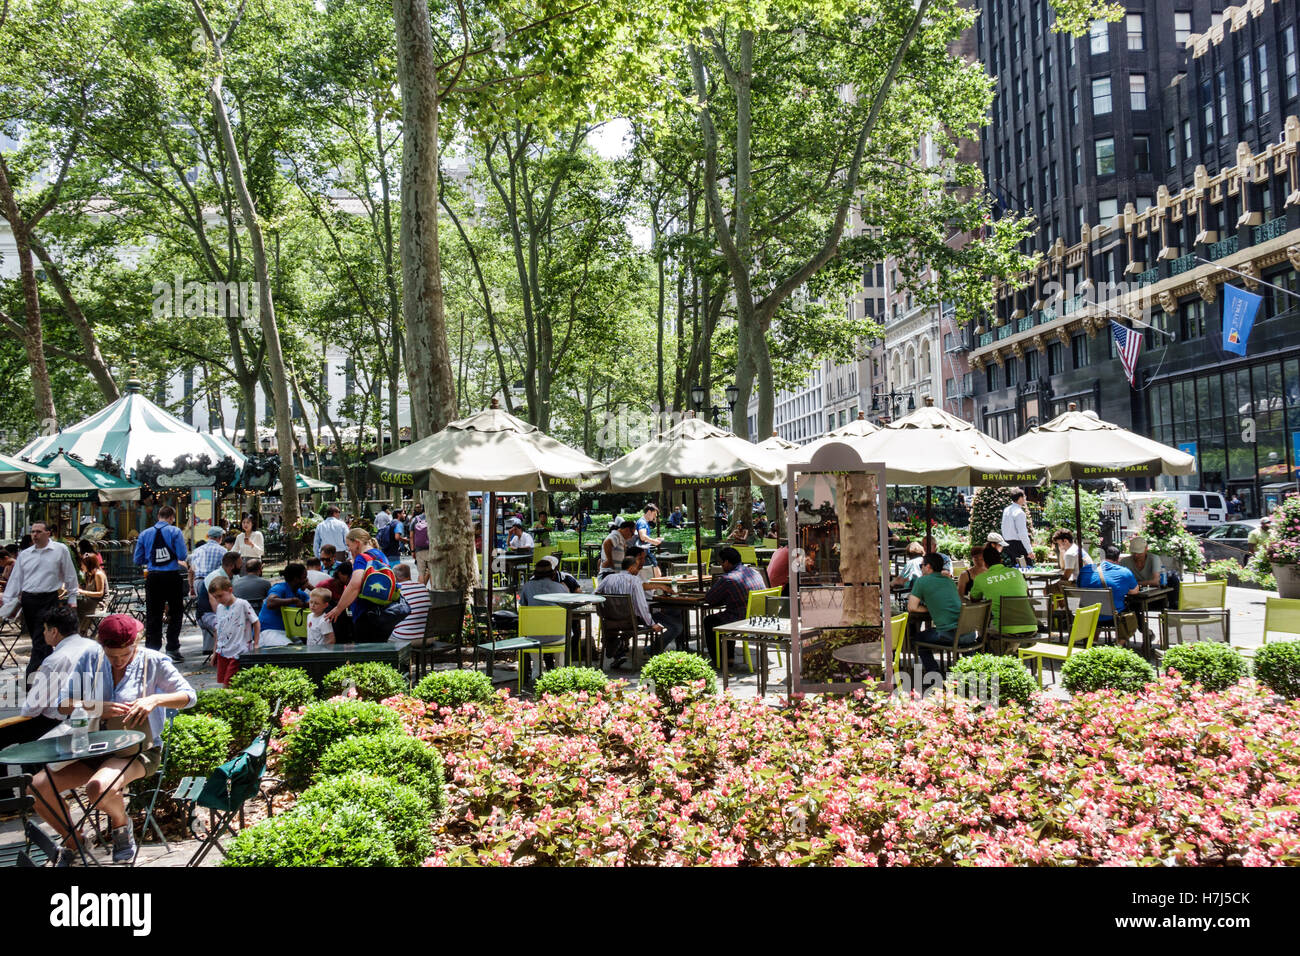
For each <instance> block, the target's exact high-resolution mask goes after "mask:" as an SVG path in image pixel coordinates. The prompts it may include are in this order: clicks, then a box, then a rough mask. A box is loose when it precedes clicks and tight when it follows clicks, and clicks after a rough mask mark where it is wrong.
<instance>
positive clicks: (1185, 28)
mask: <svg viewBox="0 0 1300 956" xmlns="http://www.w3.org/2000/svg"><path fill="white" fill-rule="evenodd" d="M1191 35H1192V15H1191V14H1190V13H1175V14H1174V42H1175V43H1177V44H1178V45H1179V46H1182V45H1183V44H1184V43H1186V42H1187V38H1188V37H1190V36H1191Z"/></svg>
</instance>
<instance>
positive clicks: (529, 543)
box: [506, 518, 533, 551]
mask: <svg viewBox="0 0 1300 956" xmlns="http://www.w3.org/2000/svg"><path fill="white" fill-rule="evenodd" d="M506 547H507V548H508V549H509V550H511V551H531V550H532V549H533V536H532V535H531V534H529V533H528V532H527V531H525V530H524V523H523V522H522V521H520V520H519V519H518V518H516V519H515V520H514V521H512V522H511V523H510V535H509V537H508V538H506Z"/></svg>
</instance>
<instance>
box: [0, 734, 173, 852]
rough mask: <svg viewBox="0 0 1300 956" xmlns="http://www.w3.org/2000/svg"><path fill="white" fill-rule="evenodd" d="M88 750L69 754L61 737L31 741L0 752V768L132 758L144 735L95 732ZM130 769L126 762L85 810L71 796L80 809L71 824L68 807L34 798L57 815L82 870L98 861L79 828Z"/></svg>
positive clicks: (140, 748) (67, 741) (66, 738)
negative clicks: (91, 852)
mask: <svg viewBox="0 0 1300 956" xmlns="http://www.w3.org/2000/svg"><path fill="white" fill-rule="evenodd" d="M88 736H89V739H90V747H91V749H90V750H87V751H85V752H83V753H79V754H74V753H72V751H71V749H70V748H71V746H72V736H71V735H70V734H64V735H62V736H59V737H45V738H42V739H40V740H31V741H28V742H27V743H22V744H10V745H9V746H8V747H6V748H5V749H4V750H0V765H3V764H26V765H35V766H40V767H45V768H47V769H48V768H49V766H50V764H56V763H75V762H77V761H81V760H94V761H96V762H98V761H102V760H104V759H105V758H107V757H116V756H119V755H120V756H134V755H135V754H138V753H141V752H142V751H143V750H144V742H145V740H146V739H147V738H146V735H145V733H144V731H141V730H97V731H94V732H93V733H91V734H89V735H88ZM130 765H131V761H129V760H128V761H127V762H126V763H124V764H123V765H122V768H121V769H120V770H119V771H118V772H117V776H116V777H114V778H113V780H112V782H110V783H109V785H108V786H107V787H105V788H104V790H103V791H102V792H101V793H100V794H99V796H98V797H96V798H95V799H94V800H92V801H91V802H90V805H89V806H84V805H82V803H81V800H80V798H77V797H75V796H74V799H76V800H77V805H78V806H80V807H81V809H82V811H83V812H82V815H81V819H80V820H77V821H75V822H74V821H73V819H72V811H71V810H70V809H68V805H67V803H65V802H64V801H63V800H59V801H57V803H58V806H50V804H49V803H48V802H47V801H46V800H45V798H44V797H43V796H42V795H41V794H40V793H36V794H34V795H35V797H36V799H38V800H40V801H41V803H42V804H43V805H44V806H45V808H46V809H47V810H49V811H50V812H51V813H54V814H57V815H58V816H59V817H60V818H61V820H62V822H63V824H64V826H65V827H66V828H67V830H68V833H69V834H71V835H72V842H73V845H74V846H76V848H77V853H78V854H79V855H80V856H81V862H82V865H84V866H91V865H95V866H98V865H99V861H98V860H96V859H95V858H94V857H93V856H92V855H90V854H89V853H87V852H86V847H85V845H84V844H83V843H82V842H81V828H82V826H83V825H85V822H86V821H87V820H88V819H90V815H91V814H92V813H94V812H95V808H96V807H97V806H99V803H100V801H101V800H103V799H104V797H105V796H106V795H107V794H108V792H109V791H110V790H112V789H113V787H115V786H116V785H117V782H118V781H119V780H121V779H122V775H123V774H124V773H126V768H127V767H129V766H130Z"/></svg>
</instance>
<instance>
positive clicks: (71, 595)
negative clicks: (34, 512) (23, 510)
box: [0, 521, 78, 677]
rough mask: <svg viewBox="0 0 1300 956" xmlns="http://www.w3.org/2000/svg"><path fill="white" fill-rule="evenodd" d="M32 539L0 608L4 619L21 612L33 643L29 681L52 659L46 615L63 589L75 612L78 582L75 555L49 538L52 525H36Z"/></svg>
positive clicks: (16, 565) (12, 574)
mask: <svg viewBox="0 0 1300 956" xmlns="http://www.w3.org/2000/svg"><path fill="white" fill-rule="evenodd" d="M31 535H32V546H31V547H30V548H24V549H23V550H22V551H19V552H18V557H17V559H16V560H15V561H14V564H13V568H12V569H11V570H10V572H9V581H8V583H6V584H5V590H4V603H3V604H0V617H3V618H13V617H17V616H18V611H19V609H20V608H21V609H22V612H23V620H24V622H25V623H26V624H27V633H28V635H29V636H30V637H31V639H32V653H31V656H30V657H29V658H28V660H27V676H29V677H30V676H31V675H32V673H34V672H35V671H36V670H37V668H39V667H40V666H41V661H43V660H45V658H47V657H49V656H50V651H51V648H50V646H49V645H48V644H46V643H45V623H44V622H45V612H46V611H48V610H50V608H53V607H57V606H58V603H59V589H60V588H62V589H63V592H64V594H65V595H66V597H65V601H66V603H67V604H68V606H69V607H71V608H72V610H73V611H74V612H75V611H76V610H77V580H78V579H77V565H76V562H74V561H73V560H72V551H71V550H70V549H69V548H68V546H67V545H64V544H60V543H59V542H57V541H54V540H52V539H51V538H50V527H49V525H47V524H46V523H45V522H44V521H33V522H32V530H31Z"/></svg>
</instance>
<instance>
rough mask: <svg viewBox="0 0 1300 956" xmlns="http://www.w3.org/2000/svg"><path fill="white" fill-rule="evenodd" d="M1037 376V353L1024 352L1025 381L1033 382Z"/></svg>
mask: <svg viewBox="0 0 1300 956" xmlns="http://www.w3.org/2000/svg"><path fill="white" fill-rule="evenodd" d="M1037 378H1038V353H1037V352H1026V353H1025V381H1026V382H1033V381H1035V380H1037Z"/></svg>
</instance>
